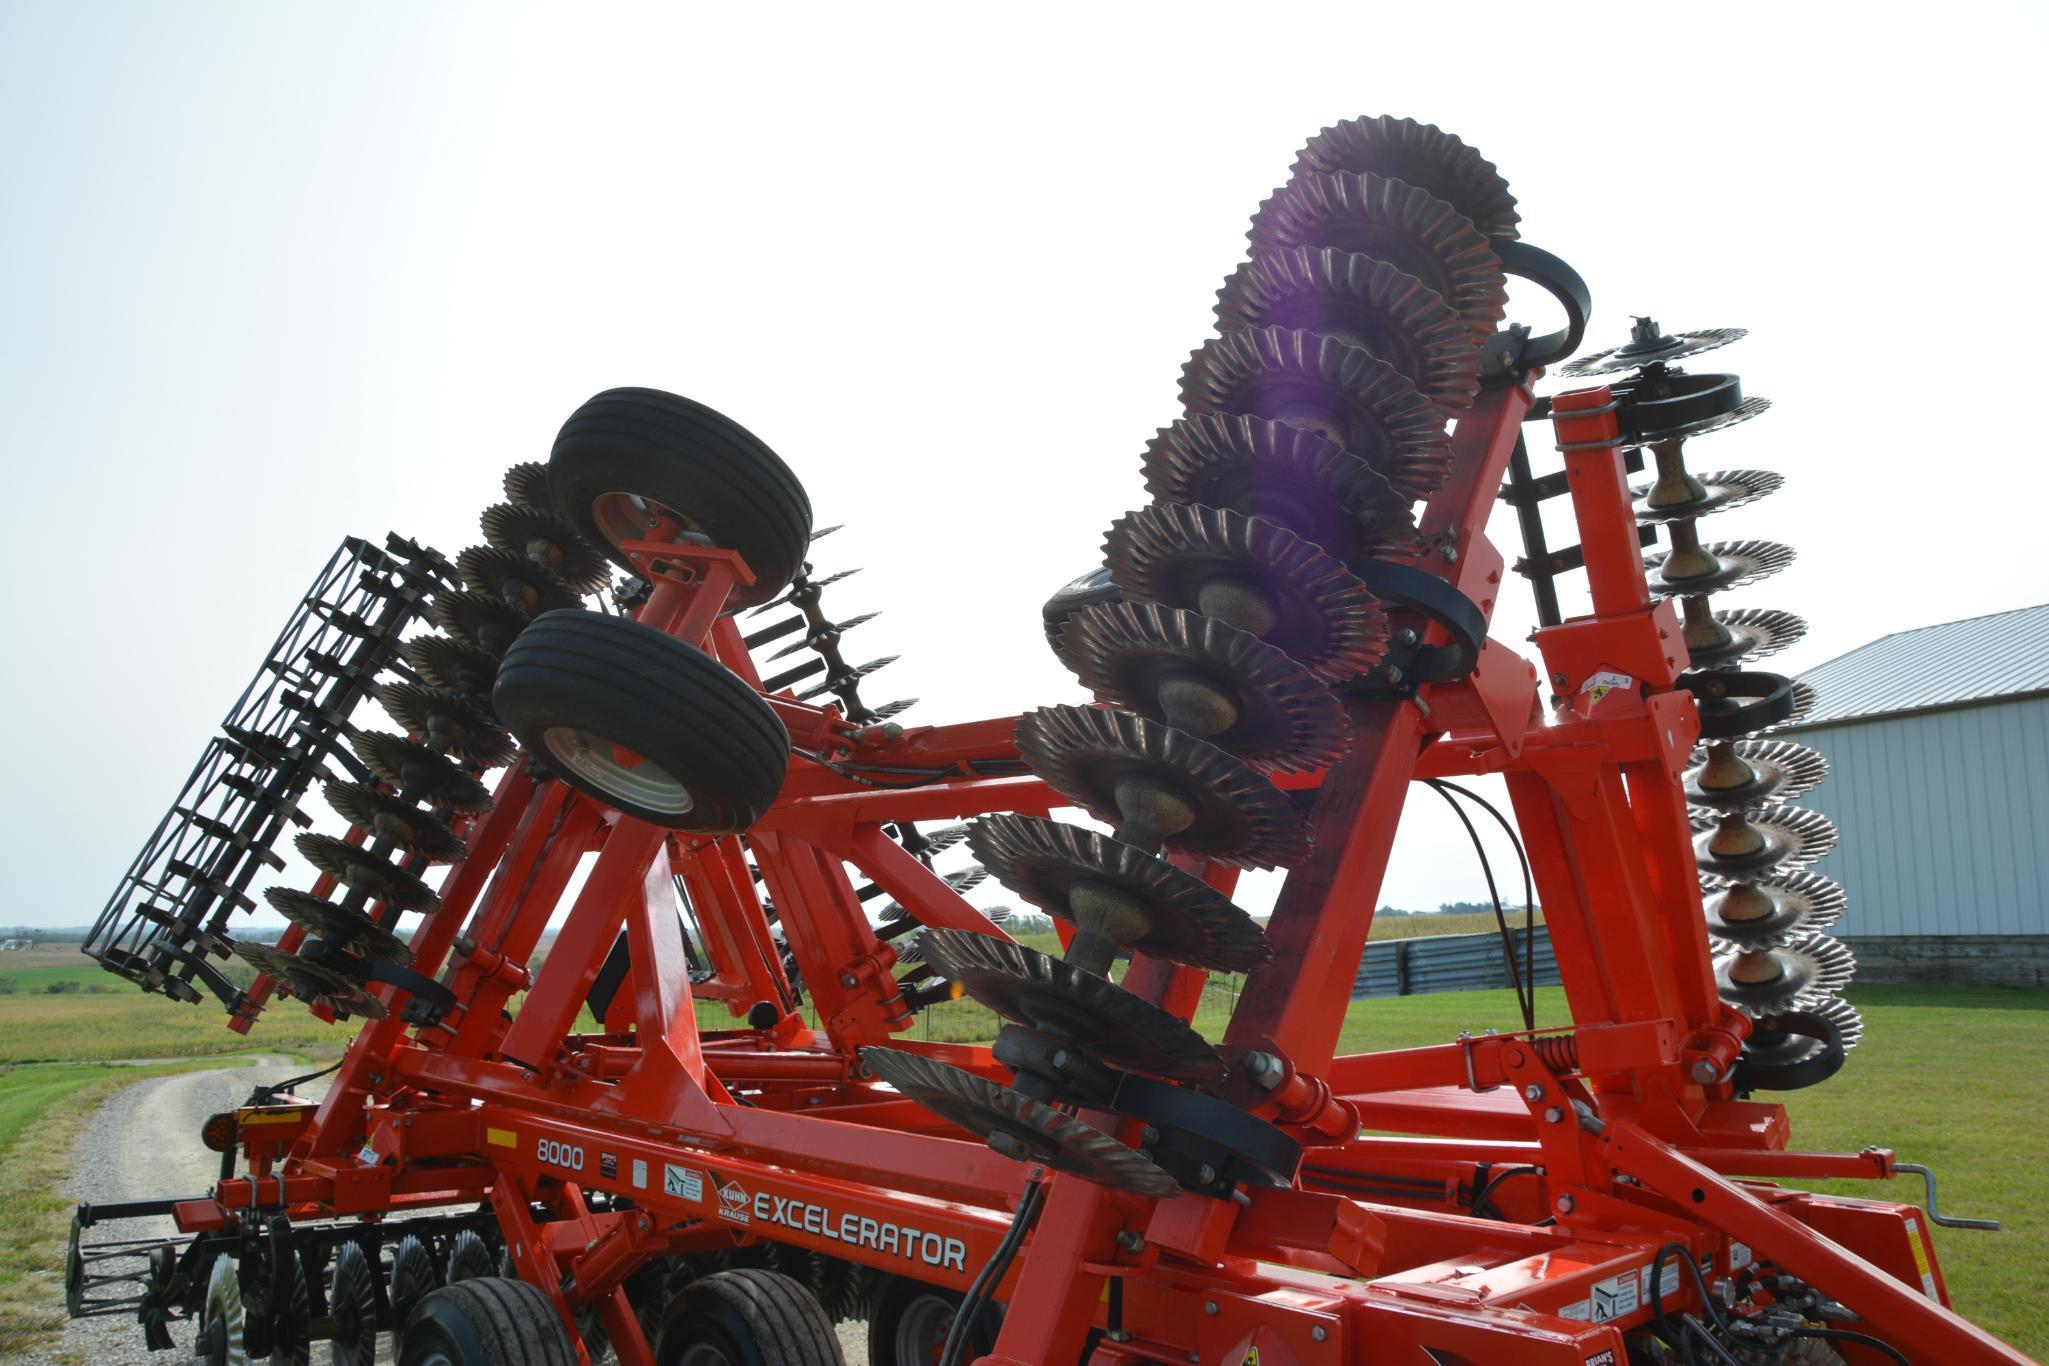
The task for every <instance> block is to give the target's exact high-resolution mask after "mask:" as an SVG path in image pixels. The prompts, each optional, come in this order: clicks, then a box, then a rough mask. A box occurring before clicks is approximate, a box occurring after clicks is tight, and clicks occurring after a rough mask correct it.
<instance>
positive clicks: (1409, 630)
mask: <svg viewBox="0 0 2049 1366" xmlns="http://www.w3.org/2000/svg"><path fill="white" fill-rule="evenodd" d="M1419 639H1421V637H1420V636H1418V635H1417V634H1416V632H1415V628H1413V627H1409V626H1404V627H1402V629H1401V630H1399V631H1396V632H1395V633H1394V643H1395V644H1397V645H1400V646H1402V647H1403V648H1407V647H1408V646H1411V645H1414V644H1415V643H1416V642H1417V641H1418V640H1419Z"/></svg>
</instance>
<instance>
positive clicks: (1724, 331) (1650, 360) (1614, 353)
mask: <svg viewBox="0 0 2049 1366" xmlns="http://www.w3.org/2000/svg"><path fill="white" fill-rule="evenodd" d="M1637 323H1638V325H1637V327H1636V334H1637V335H1635V336H1633V337H1632V338H1631V339H1630V340H1629V341H1627V342H1624V343H1623V344H1622V345H1620V346H1614V347H1610V348H1609V349H1608V350H1606V351H1596V352H1594V353H1593V354H1591V355H1586V356H1581V357H1579V358H1578V359H1576V360H1569V361H1567V362H1566V363H1565V364H1564V365H1563V366H1562V367H1560V369H1559V373H1560V374H1562V375H1569V376H1572V377H1574V378H1578V377H1579V376H1582V375H1614V374H1620V373H1621V372H1623V371H1625V370H1641V369H1642V368H1643V367H1644V366H1646V365H1669V364H1671V363H1672V362H1673V361H1677V360H1684V359H1685V358H1686V357H1688V356H1697V355H1700V354H1701V353H1702V352H1704V351H1713V350H1715V349H1717V348H1719V347H1723V346H1727V345H1728V344H1729V343H1730V342H1733V341H1741V340H1742V339H1743V338H1745V337H1747V336H1749V335H1750V332H1749V330H1748V329H1747V328H1742V327H1709V328H1704V329H1702V330H1701V331H1699V332H1678V333H1673V334H1670V335H1667V334H1666V333H1664V332H1662V331H1660V330H1659V328H1658V325H1657V324H1656V323H1654V322H1652V321H1651V320H1650V319H1648V318H1640V319H1638V320H1637Z"/></svg>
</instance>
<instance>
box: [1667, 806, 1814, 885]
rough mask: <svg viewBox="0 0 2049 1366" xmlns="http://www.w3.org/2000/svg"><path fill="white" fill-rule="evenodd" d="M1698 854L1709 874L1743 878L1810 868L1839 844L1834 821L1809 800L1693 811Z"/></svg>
mask: <svg viewBox="0 0 2049 1366" xmlns="http://www.w3.org/2000/svg"><path fill="white" fill-rule="evenodd" d="M1689 815H1690V816H1691V818H1692V821H1693V828H1694V830H1696V831H1697V832H1698V833H1697V834H1696V835H1695V836H1694V840H1693V854H1694V858H1695V859H1696V860H1697V861H1698V862H1699V864H1700V871H1701V873H1702V874H1703V875H1704V876H1708V877H1726V878H1742V877H1746V876H1749V875H1752V874H1762V873H1764V872H1766V870H1770V871H1771V872H1772V873H1773V874H1774V875H1776V874H1780V873H1788V872H1791V871H1793V870H1794V869H1797V868H1805V867H1806V866H1807V865H1808V864H1810V863H1813V862H1814V861H1815V860H1816V859H1819V858H1821V857H1823V856H1824V855H1826V854H1827V853H1828V851H1829V850H1831V849H1833V848H1835V847H1836V826H1835V822H1834V821H1832V820H1830V819H1829V818H1828V817H1827V816H1824V815H1822V814H1821V813H1820V812H1819V811H1816V810H1814V809H1813V808H1811V807H1805V806H1776V805H1766V806H1759V807H1753V808H1751V809H1750V810H1748V811H1738V812H1730V813H1728V814H1721V813H1717V812H1713V811H1704V810H1699V809H1693V810H1691V811H1690V812H1689Z"/></svg>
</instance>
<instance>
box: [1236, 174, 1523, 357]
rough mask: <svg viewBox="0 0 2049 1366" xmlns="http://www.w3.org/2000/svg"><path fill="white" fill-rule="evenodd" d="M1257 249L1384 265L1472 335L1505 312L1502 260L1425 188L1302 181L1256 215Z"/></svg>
mask: <svg viewBox="0 0 2049 1366" xmlns="http://www.w3.org/2000/svg"><path fill="white" fill-rule="evenodd" d="M1246 236H1248V237H1249V238H1250V239H1251V241H1252V246H1253V250H1255V251H1262V252H1265V251H1277V250H1283V249H1286V248H1290V247H1336V248H1337V249H1339V250H1340V251H1356V252H1360V253H1362V254H1364V255H1367V256H1372V257H1376V258H1378V259H1379V260H1382V261H1386V262H1388V263H1389V264H1390V265H1392V266H1394V268H1395V269H1397V270H1399V271H1402V272H1404V273H1406V274H1409V275H1413V276H1415V277H1416V278H1417V279H1419V280H1421V281H1422V282H1423V283H1424V284H1425V285H1428V286H1429V287H1430V288H1431V289H1432V290H1434V291H1436V293H1437V294H1438V295H1439V296H1440V297H1442V298H1443V299H1444V301H1445V302H1446V303H1448V304H1450V305H1451V306H1452V307H1453V308H1455V309H1457V310H1458V312H1459V316H1460V317H1461V318H1463V319H1464V320H1465V324H1466V330H1467V331H1468V332H1469V333H1470V334H1472V335H1473V336H1475V337H1485V336H1487V335H1488V334H1489V333H1491V332H1493V331H1494V329H1495V327H1496V326H1498V325H1499V324H1500V322H1501V320H1502V318H1503V317H1504V316H1505V315H1506V313H1507V311H1508V281H1507V278H1506V277H1505V276H1504V275H1503V274H1502V272H1501V259H1500V258H1499V257H1497V256H1496V255H1495V254H1494V249H1493V247H1492V245H1491V244H1490V243H1489V242H1488V240H1487V238H1486V237H1484V236H1482V235H1481V233H1480V231H1479V230H1478V229H1477V228H1475V227H1474V226H1473V223H1472V220H1470V219H1468V218H1467V217H1466V216H1465V215H1463V214H1461V213H1460V212H1459V211H1458V210H1457V209H1455V208H1453V207H1452V206H1451V205H1450V204H1447V203H1446V202H1445V201H1444V200H1442V199H1439V198H1438V197H1437V196H1435V195H1433V194H1431V193H1430V192H1429V191H1428V190H1425V189H1423V188H1421V187H1420V186H1416V185H1411V184H1407V183H1404V182H1403V181H1400V180H1395V179H1392V178H1390V177H1387V176H1378V175H1372V174H1370V173H1368V174H1361V173H1357V172H1350V171H1345V172H1338V173H1336V174H1321V173H1311V174H1308V175H1301V176H1297V177H1296V178H1295V179H1294V180H1291V181H1289V182H1288V184H1286V185H1285V186H1283V187H1282V188H1280V189H1279V190H1276V191H1275V192H1274V194H1273V197H1272V198H1270V199H1268V200H1267V201H1266V202H1265V203H1264V204H1261V205H1260V206H1259V212H1258V213H1256V214H1254V215H1253V218H1252V228H1251V231H1250V232H1248V233H1247V234H1246Z"/></svg>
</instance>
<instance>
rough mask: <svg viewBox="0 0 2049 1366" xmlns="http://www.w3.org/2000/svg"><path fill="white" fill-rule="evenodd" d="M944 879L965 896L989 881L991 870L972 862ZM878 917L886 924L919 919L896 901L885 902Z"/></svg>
mask: <svg viewBox="0 0 2049 1366" xmlns="http://www.w3.org/2000/svg"><path fill="white" fill-rule="evenodd" d="M942 880H943V881H944V882H945V883H946V885H947V886H949V887H951V888H953V890H954V891H956V892H959V893H961V894H962V895H963V896H965V895H966V894H967V893H969V892H972V891H973V890H975V888H977V887H979V886H981V885H982V884H983V883H984V882H987V881H988V880H989V870H988V869H987V868H983V867H981V866H979V865H977V864H970V865H969V866H968V867H966V868H961V869H958V870H956V871H954V872H951V873H948V874H947V875H946V876H945V878H944V879H942ZM876 917H877V919H879V920H880V921H881V922H882V923H883V924H885V925H888V924H894V923H895V922H897V921H900V920H916V919H917V917H916V916H914V915H912V914H911V913H910V911H909V910H908V909H907V908H906V907H904V906H902V905H900V904H899V903H897V902H894V901H891V902H889V903H887V904H885V905H884V906H883V908H882V909H881V910H880V911H878V912H877V913H876Z"/></svg>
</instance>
